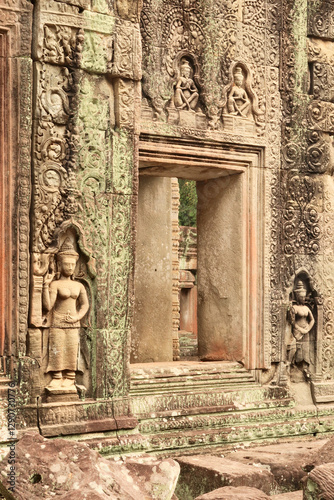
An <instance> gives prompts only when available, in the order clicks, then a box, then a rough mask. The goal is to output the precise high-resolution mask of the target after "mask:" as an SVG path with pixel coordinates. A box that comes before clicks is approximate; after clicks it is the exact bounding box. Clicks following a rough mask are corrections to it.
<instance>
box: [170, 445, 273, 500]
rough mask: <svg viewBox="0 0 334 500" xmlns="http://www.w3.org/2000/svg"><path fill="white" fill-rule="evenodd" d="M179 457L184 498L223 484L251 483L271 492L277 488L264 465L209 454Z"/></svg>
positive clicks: (243, 484) (238, 484)
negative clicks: (256, 465) (254, 464)
mask: <svg viewBox="0 0 334 500" xmlns="http://www.w3.org/2000/svg"><path fill="white" fill-rule="evenodd" d="M176 460H177V461H178V462H179V464H180V465H181V474H180V478H179V481H178V485H177V487H176V494H177V495H178V496H180V497H181V498H183V497H185V498H188V497H189V498H194V497H196V496H199V495H203V494H204V493H208V492H210V491H212V490H214V489H218V488H221V487H224V486H233V487H237V486H252V487H254V488H258V489H260V490H261V491H263V492H264V493H266V494H268V495H269V494H270V493H271V492H274V491H276V490H277V483H276V481H275V479H274V476H273V474H272V473H271V472H270V471H268V470H267V469H265V468H264V467H262V468H261V467H255V466H253V465H244V464H239V463H237V462H233V461H232V460H227V459H226V458H220V457H215V456H208V455H206V456H198V455H196V456H193V457H177V458H176ZM186 495H188V496H186Z"/></svg>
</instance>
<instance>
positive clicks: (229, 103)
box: [227, 97, 237, 115]
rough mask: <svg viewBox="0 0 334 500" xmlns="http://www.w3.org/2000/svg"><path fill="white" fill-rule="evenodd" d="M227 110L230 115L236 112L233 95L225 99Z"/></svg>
mask: <svg viewBox="0 0 334 500" xmlns="http://www.w3.org/2000/svg"><path fill="white" fill-rule="evenodd" d="M227 110H228V112H229V113H230V114H231V115H236V114H237V111H236V110H235V100H234V98H233V97H229V98H228V100H227Z"/></svg>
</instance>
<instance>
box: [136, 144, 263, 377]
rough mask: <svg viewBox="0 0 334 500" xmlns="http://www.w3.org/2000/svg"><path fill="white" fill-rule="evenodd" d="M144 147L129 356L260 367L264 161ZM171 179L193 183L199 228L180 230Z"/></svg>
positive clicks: (154, 360)
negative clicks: (260, 166)
mask: <svg viewBox="0 0 334 500" xmlns="http://www.w3.org/2000/svg"><path fill="white" fill-rule="evenodd" d="M141 146H142V147H141V155H140V160H141V161H140V170H139V173H140V180H139V196H138V220H137V243H136V264H135V269H136V271H135V318H134V329H133V334H132V346H131V363H157V362H158V363H167V362H172V361H173V359H174V360H175V359H187V358H188V359H191V360H195V359H196V358H197V354H198V358H199V359H200V360H201V361H238V362H241V363H243V364H244V365H245V366H246V367H247V368H254V367H255V366H256V365H258V367H260V365H261V360H260V358H261V356H260V352H261V348H260V349H259V348H258V347H257V343H258V341H259V336H261V335H262V329H261V321H262V305H261V300H262V299H261V296H260V294H261V279H262V277H261V272H260V273H259V266H258V263H259V260H260V259H261V258H262V240H261V239H260V238H262V230H261V228H260V226H259V224H258V220H259V218H260V215H259V207H260V205H259V204H258V203H253V201H252V200H253V197H254V194H255V195H256V194H258V192H259V191H261V196H262V186H261V183H260V182H259V181H260V180H261V179H262V169H257V168H256V169H252V168H251V166H253V165H254V163H255V161H254V160H255V159H256V158H258V154H254V153H253V154H252V155H251V154H250V153H248V155H244V154H239V155H238V154H236V153H235V152H234V154H232V155H231V154H228V155H227V156H228V158H227V159H226V158H224V155H223V154H222V152H221V150H218V148H212V146H211V145H210V146H211V148H210V149H209V148H208V149H207V150H206V151H204V153H203V148H198V147H197V146H193V147H189V146H186V147H183V151H182V148H178V149H174V148H172V147H171V146H170V145H169V144H168V145H163V144H161V142H159V145H157V144H152V142H147V143H145V144H143V143H142V144H141ZM177 179H186V180H191V181H193V182H194V183H196V192H197V197H198V203H197V216H196V219H197V227H196V228H194V226H183V227H182V226H181V230H180V225H179V222H178V215H179V210H178V205H179V196H180V195H179V188H178V184H179V183H178V180H177ZM254 190H256V191H257V193H254ZM257 201H260V202H261V199H260V197H259V198H258V200H257ZM175 207H176V208H177V209H176V210H175ZM180 233H181V238H180ZM196 233H197V234H196ZM259 237H260V238H259ZM259 244H260V248H258V245H259ZM254 245H255V246H254ZM196 247H197V255H196ZM261 269H262V268H261ZM196 297H197V300H196ZM196 308H197V314H196ZM258 345H259V344H258ZM198 358H197V359H198Z"/></svg>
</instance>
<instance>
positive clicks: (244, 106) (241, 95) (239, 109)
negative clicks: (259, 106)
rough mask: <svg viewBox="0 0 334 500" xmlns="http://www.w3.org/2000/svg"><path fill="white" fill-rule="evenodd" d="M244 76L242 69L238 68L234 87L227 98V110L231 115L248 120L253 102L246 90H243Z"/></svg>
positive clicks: (235, 73)
mask: <svg viewBox="0 0 334 500" xmlns="http://www.w3.org/2000/svg"><path fill="white" fill-rule="evenodd" d="M243 82H244V75H243V73H242V69H241V68H240V67H237V68H236V70H235V72H234V85H232V89H231V91H230V93H229V95H228V98H227V110H228V112H229V113H230V114H231V115H236V116H237V115H239V116H242V117H243V118H248V115H249V112H250V108H251V102H250V100H249V97H248V94H247V92H246V90H245V89H244V88H243Z"/></svg>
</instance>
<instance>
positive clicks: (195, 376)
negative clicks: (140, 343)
mask: <svg viewBox="0 0 334 500" xmlns="http://www.w3.org/2000/svg"><path fill="white" fill-rule="evenodd" d="M130 376H131V388H130V395H131V396H137V395H141V394H142V395H144V394H150V393H159V394H169V393H174V392H184V391H186V390H203V389H208V390H210V391H212V390H216V389H218V388H223V387H224V388H225V387H235V386H239V387H240V386H242V385H249V384H251V385H253V386H254V385H258V384H257V383H256V379H255V373H254V371H251V370H246V369H245V368H244V367H243V366H242V365H241V364H240V363H236V362H229V361H221V362H201V361H173V362H168V363H162V362H159V363H137V364H132V365H130Z"/></svg>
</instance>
